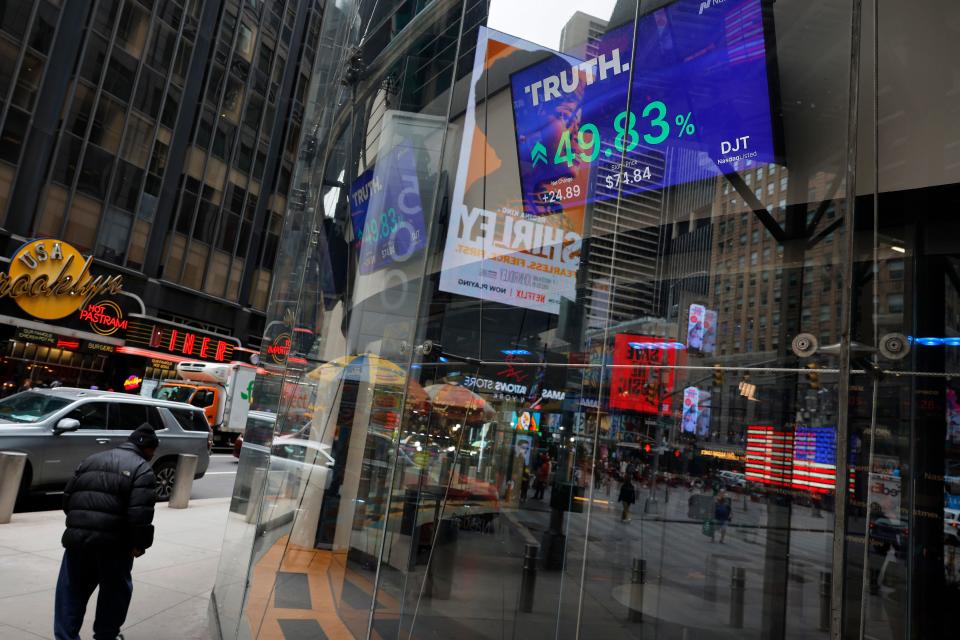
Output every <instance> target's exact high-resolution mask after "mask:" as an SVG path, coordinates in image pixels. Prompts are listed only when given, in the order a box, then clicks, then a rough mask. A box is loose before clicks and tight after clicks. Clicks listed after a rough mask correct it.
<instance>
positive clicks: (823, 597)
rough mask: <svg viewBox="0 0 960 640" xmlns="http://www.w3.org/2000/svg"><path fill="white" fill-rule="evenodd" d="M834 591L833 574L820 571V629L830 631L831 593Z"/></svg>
mask: <svg viewBox="0 0 960 640" xmlns="http://www.w3.org/2000/svg"><path fill="white" fill-rule="evenodd" d="M832 591H833V574H832V573H830V572H829V571H821V572H820V625H819V627H818V628H819V629H820V631H830V595H831V593H832Z"/></svg>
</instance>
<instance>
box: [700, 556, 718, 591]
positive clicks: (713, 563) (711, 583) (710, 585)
mask: <svg viewBox="0 0 960 640" xmlns="http://www.w3.org/2000/svg"><path fill="white" fill-rule="evenodd" d="M706 565H707V566H706V567H704V571H703V599H704V600H705V601H707V602H716V601H717V558H716V556H714V555H713V554H712V553H711V554H709V555H708V556H707V563H706Z"/></svg>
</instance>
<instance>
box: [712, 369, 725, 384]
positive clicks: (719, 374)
mask: <svg viewBox="0 0 960 640" xmlns="http://www.w3.org/2000/svg"><path fill="white" fill-rule="evenodd" d="M713 386H715V387H722V386H723V367H721V366H720V365H718V364H715V365H713Z"/></svg>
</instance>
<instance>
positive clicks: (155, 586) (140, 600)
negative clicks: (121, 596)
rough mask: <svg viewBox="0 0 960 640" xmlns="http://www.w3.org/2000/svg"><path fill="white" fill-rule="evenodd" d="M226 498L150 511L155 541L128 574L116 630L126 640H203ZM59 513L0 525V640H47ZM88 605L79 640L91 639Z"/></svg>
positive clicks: (24, 515) (57, 557)
mask: <svg viewBox="0 0 960 640" xmlns="http://www.w3.org/2000/svg"><path fill="white" fill-rule="evenodd" d="M229 506H230V499H229V498H211V499H207V500H194V501H191V503H190V507H189V508H188V509H184V510H180V509H170V508H168V507H167V505H166V504H158V505H157V508H156V516H155V518H154V525H155V527H156V539H155V541H154V545H153V546H152V547H151V548H150V549H149V550H148V551H147V553H146V555H144V556H143V557H141V558H138V559H137V560H136V561H135V562H134V566H133V601H132V602H131V604H130V611H129V614H128V615H127V622H126V624H125V625H124V627H123V634H124V635H125V636H126V638H127V639H128V640H136V639H138V638H143V639H147V638H149V639H150V640H166V639H170V640H174V639H176V640H206V639H207V638H209V634H208V632H207V604H208V601H209V599H210V590H211V589H212V588H213V583H214V580H215V578H216V573H217V563H218V561H219V558H220V546H221V542H222V540H223V531H224V526H225V523H226V518H227V509H228V507H229ZM63 523H64V515H63V512H62V511H43V512H36V513H21V514H14V516H13V520H12V522H11V523H10V524H5V525H0V576H2V578H3V579H2V580H0V638H3V640H21V639H22V640H26V639H30V640H37V638H51V637H52V636H53V600H54V589H55V587H56V584H57V574H58V572H59V570H60V560H61V558H62V556H63V548H62V547H61V546H60V536H61V534H62V533H63ZM96 597H97V595H96V594H94V596H93V598H91V599H90V604H89V606H88V607H87V616H86V619H85V620H84V628H83V631H82V632H81V636H82V637H84V638H90V637H92V635H93V633H92V627H93V618H94V612H95V610H96Z"/></svg>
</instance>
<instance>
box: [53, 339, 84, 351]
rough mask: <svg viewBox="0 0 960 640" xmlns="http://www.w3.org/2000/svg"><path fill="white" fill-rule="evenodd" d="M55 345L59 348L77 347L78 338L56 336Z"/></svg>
mask: <svg viewBox="0 0 960 640" xmlns="http://www.w3.org/2000/svg"><path fill="white" fill-rule="evenodd" d="M57 347H58V348H61V349H79V348H80V341H79V340H65V339H63V338H57Z"/></svg>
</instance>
